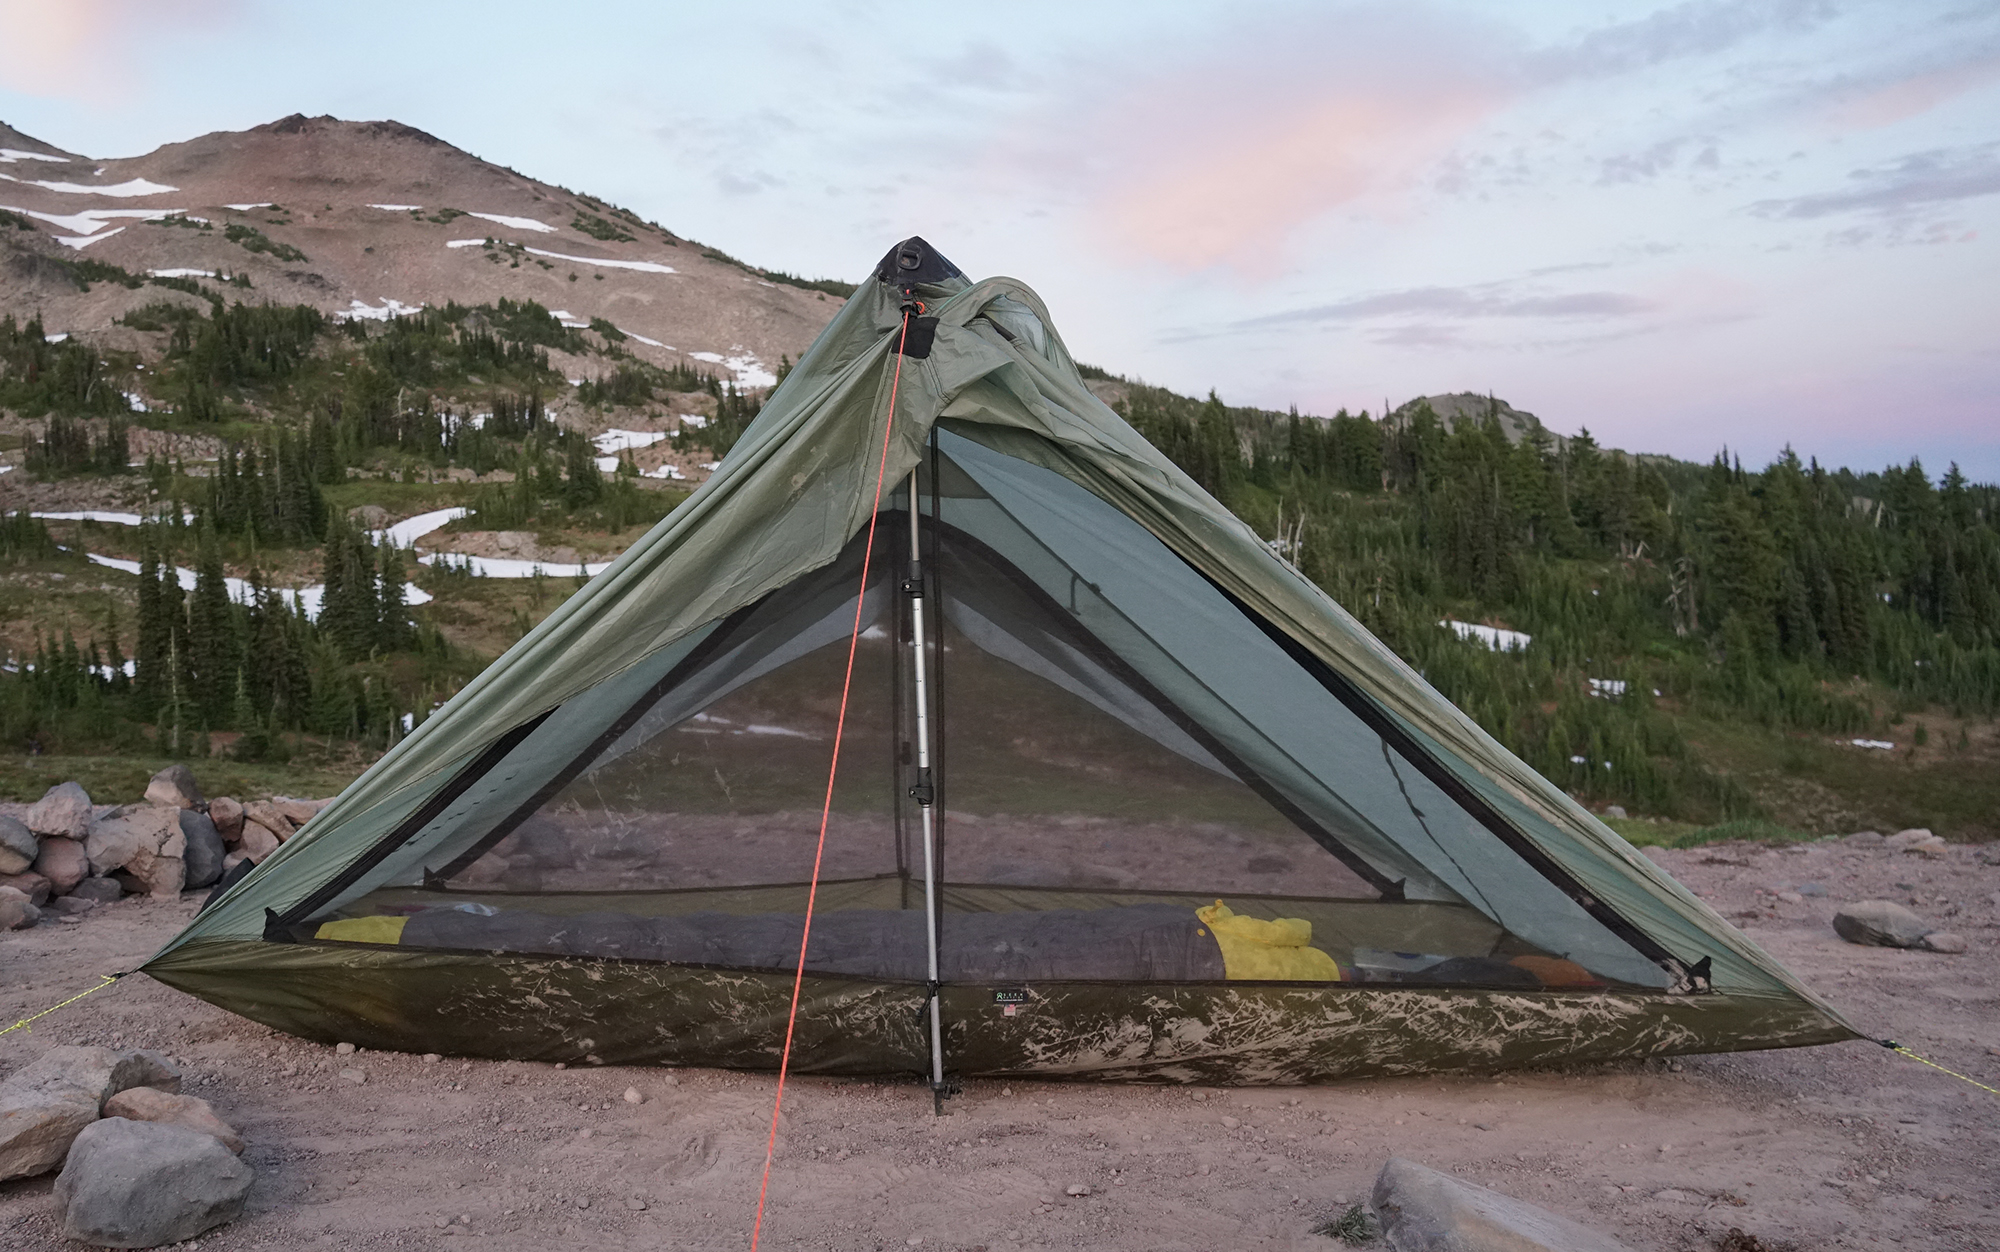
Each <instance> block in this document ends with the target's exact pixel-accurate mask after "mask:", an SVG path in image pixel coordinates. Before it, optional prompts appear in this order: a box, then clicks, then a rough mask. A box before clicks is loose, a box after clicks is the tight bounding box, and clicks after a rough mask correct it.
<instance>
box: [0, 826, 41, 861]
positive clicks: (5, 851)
mask: <svg viewBox="0 0 2000 1252" xmlns="http://www.w3.org/2000/svg"><path fill="white" fill-rule="evenodd" d="M41 851H42V842H41V840H39V839H37V838H35V832H34V831H32V830H29V829H28V828H27V827H26V826H23V825H22V824H21V823H19V822H17V821H15V820H14V819H13V818H11V817H0V875H5V874H25V873H27V872H28V867H29V866H31V865H33V864H34V863H35V858H36V857H37V856H39V855H40V854H41Z"/></svg>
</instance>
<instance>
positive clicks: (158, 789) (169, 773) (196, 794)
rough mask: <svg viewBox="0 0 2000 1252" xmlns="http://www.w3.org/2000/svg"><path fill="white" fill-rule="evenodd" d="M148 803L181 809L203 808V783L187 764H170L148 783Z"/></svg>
mask: <svg viewBox="0 0 2000 1252" xmlns="http://www.w3.org/2000/svg"><path fill="white" fill-rule="evenodd" d="M146 803H148V804H165V805H170V806H172V807H174V808H180V809H198V808H202V807H204V806H203V804H202V799H201V784H199V783H197V782H195V780H194V771H193V770H191V769H189V768H188V767H187V766H185V765H169V766H167V767H166V768H165V769H163V770H161V771H160V772H159V773H157V774H155V775H153V779H152V781H151V782H149V783H147V784H146Z"/></svg>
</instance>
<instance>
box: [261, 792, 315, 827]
mask: <svg viewBox="0 0 2000 1252" xmlns="http://www.w3.org/2000/svg"><path fill="white" fill-rule="evenodd" d="M271 807H272V808H274V809H276V810H278V812H279V813H280V814H282V815H283V816H284V818H285V820H286V821H288V822H290V823H291V824H292V825H294V826H303V825H305V824H306V823H307V822H309V821H311V820H312V819H313V818H315V817H317V816H319V811H320V810H321V809H323V808H325V807H326V803H325V802H324V801H321V800H295V799H293V798H292V797H290V796H272V797H271Z"/></svg>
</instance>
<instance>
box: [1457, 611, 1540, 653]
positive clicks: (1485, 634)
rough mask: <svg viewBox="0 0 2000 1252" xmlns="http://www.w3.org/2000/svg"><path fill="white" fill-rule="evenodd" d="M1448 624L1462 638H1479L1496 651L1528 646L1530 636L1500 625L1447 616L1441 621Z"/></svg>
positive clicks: (1513, 650) (1509, 650)
mask: <svg viewBox="0 0 2000 1252" xmlns="http://www.w3.org/2000/svg"><path fill="white" fill-rule="evenodd" d="M1438 625H1440V626H1448V627H1450V628H1451V631H1452V633H1453V634H1455V635H1457V636H1458V637H1459V638H1460V639H1477V640H1478V641H1479V642H1481V643H1483V644H1485V645H1486V646H1487V647H1488V648H1490V649H1492V650H1493V651H1495V652H1518V651H1520V650H1521V649H1523V648H1525V647H1527V646H1528V643H1529V640H1530V638H1531V637H1530V636H1528V635H1524V634H1522V633H1521V632H1520V631H1518V630H1502V629H1500V628H1499V627H1498V626H1481V625H1479V624H1478V623H1476V622H1458V621H1453V620H1452V619H1451V618H1449V617H1447V618H1445V619H1444V620H1443V621H1441V622H1439V623H1438Z"/></svg>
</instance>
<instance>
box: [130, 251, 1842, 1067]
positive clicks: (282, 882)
mask: <svg viewBox="0 0 2000 1252" xmlns="http://www.w3.org/2000/svg"><path fill="white" fill-rule="evenodd" d="M850 655H851V657H852V669H851V676H850V673H849V658H850ZM843 693H845V695H844V697H843ZM836 741H838V769H837V770H836V771H834V772H833V773H832V775H831V778H832V781H831V783H829V769H830V766H831V764H832V763H833V760H834V756H835V748H836ZM823 812H824V814H825V832H824V843H823V847H822V843H821V839H820V834H821V824H822V813H823ZM809 901H810V911H811V929H810V941H809V943H807V944H806V945H805V956H804V962H803V976H802V979H801V983H800V985H801V999H800V1003H799V1007H798V1013H797V1033H796V1038H795V1042H794V1045H793V1056H792V1062H791V1063H792V1066H793V1067H794V1068H797V1069H800V1070H803V1071H807V1072H822V1073H851V1074H865V1073H894V1072H899V1071H907V1072H918V1073H923V1074H925V1075H926V1077H927V1078H928V1079H929V1080H930V1081H931V1082H932V1083H933V1084H934V1085H935V1086H938V1087H940V1088H942V1086H943V1085H944V1084H945V1082H946V1080H947V1075H948V1074H963V1075H999V1074H1040V1075H1099V1076H1108V1077H1125V1078H1146V1079H1153V1080H1179V1081H1203V1082H1293V1081H1307V1080H1314V1079H1323V1078H1329V1077H1334V1076H1339V1075H1345V1074H1360V1073H1391V1072H1410V1071H1418V1070H1427V1069H1439V1068H1450V1067H1457V1066H1470V1065H1478V1066H1484V1067H1492V1066H1501V1065H1509V1064H1528V1063H1546V1062H1550V1061H1554V1060H1582V1059H1592V1058H1607V1057H1615V1056H1633V1055H1646V1054H1656V1053H1673V1052H1693V1051H1715V1050H1726V1049H1736V1048H1762V1047H1775V1046H1789V1045H1798V1044H1811V1043H1823V1042H1831V1041H1836V1040H1840V1039H1846V1038H1851V1037H1854V1036H1853V1032H1852V1031H1851V1030H1850V1028H1849V1027H1848V1025H1847V1024H1846V1023H1845V1022H1844V1021H1843V1020H1842V1019H1841V1018H1840V1017H1839V1016H1838V1015H1837V1014H1836V1013H1834V1012H1833V1011H1832V1010H1831V1009H1830V1008H1828V1007H1827V1006H1826V1005H1825V1004H1824V1003H1822V1002H1821V1001H1820V1000H1818V999H1817V998H1816V997H1814V996H1813V995H1812V994H1811V993H1810V992H1809V991H1808V990H1807V989H1805V988H1804V987H1802V986H1801V985H1799V984H1798V982H1797V981H1796V980H1794V979H1793V978H1792V977H1791V976H1790V975H1789V974H1788V973H1787V972H1786V971H1785V970H1784V969H1783V968H1782V967H1780V966H1779V965H1778V964H1777V963H1776V962H1775V961H1773V960H1772V959H1771V958H1770V957H1768V956H1766V955H1765V954H1764V953H1762V952H1761V951H1759V950H1758V949H1757V948H1756V947H1755V946H1754V945H1752V944H1751V943H1750V942H1749V941H1748V940H1747V939H1746V938H1744V937H1743V936H1742V935H1741V934H1739V933H1738V932H1736V931H1735V930H1734V929H1732V928H1731V927H1729V926H1728V924H1727V923H1725V922H1724V921H1723V920H1722V919H1720V918H1719V917H1717V916H1716V915H1715V914H1714V913H1713V912H1712V911H1711V910H1709V909H1708V908H1707V907H1706V906H1705V905H1703V904H1702V903H1701V902H1700V901H1698V900H1696V899H1695V898H1694V897H1693V896H1692V895H1690V894H1689V893H1688V892H1686V891H1685V890H1684V889H1682V888H1681V887H1679V886H1678V885H1677V884H1675V883H1674V882H1673V881H1672V880H1671V879H1669V878H1668V877H1666V876H1665V875H1664V874H1663V873H1661V872H1660V871H1659V870H1658V869H1657V868H1656V867H1654V865H1653V864H1652V863H1651V862H1650V861H1648V860H1646V859H1645V858H1643V857H1640V856H1638V855H1636V854H1635V853H1634V852H1633V850H1632V849H1631V848H1630V847H1629V846H1627V845H1626V844H1625V843H1624V842H1623V841H1622V840H1620V839H1619V838H1618V836H1617V835H1616V834H1614V833H1613V832H1611V831H1610V830H1609V829H1607V828H1606V827H1604V826H1603V825H1602V824H1601V823H1599V822H1598V821H1596V819H1594V818H1593V817H1591V816H1590V815H1589V814H1588V813H1587V812H1585V811H1584V810H1583V809H1581V808H1580V807H1579V806H1577V805H1576V804H1575V803H1574V802H1572V801H1571V800H1570V799H1569V798H1568V797H1567V796H1566V795H1564V794H1563V793H1562V791H1561V790H1560V789H1558V788H1556V787H1555V786H1553V785H1552V784H1550V783H1548V782H1547V781H1546V780H1544V779H1542V778H1540V777H1539V776H1537V775H1536V774H1534V773H1533V772H1532V771H1531V770H1529V769H1528V768H1527V767H1526V766H1525V765H1523V764H1522V763H1521V762H1520V761H1518V760H1516V759H1515V758H1514V757H1512V756H1511V755H1510V754H1508V753H1507V752H1506V751H1505V750H1504V749H1503V748H1501V747H1500V746H1499V745H1498V744H1497V743H1495V742H1494V741H1493V740H1492V739H1491V738H1489V737H1488V736H1486V735H1485V734H1484V733H1483V732H1481V731H1480V730H1479V729H1478V728H1477V726H1475V725H1474V724H1473V723H1472V722H1470V721H1469V720H1468V719H1467V718H1465V717H1464V716H1463V715H1462V714H1460V713H1459V712H1458V711H1457V710H1456V709H1454V708H1453V707H1451V705H1450V704H1449V703H1447V702H1446V701H1445V700H1444V699H1443V698H1442V697H1440V696H1439V695H1438V694H1437V693H1436V692H1434V691H1432V690H1431V689H1430V688H1429V687H1428V686H1427V685H1426V684H1424V683H1423V681H1422V680H1421V679H1420V678H1419V677H1418V676H1417V675H1415V674H1414V673H1412V672H1411V671H1410V670H1409V669H1408V668H1407V667H1406V666H1405V665H1403V664H1402V662H1401V661H1399V660H1398V659H1397V658H1396V657H1395V656H1394V655H1393V654H1391V653H1390V652H1388V650H1387V649H1385V648H1384V647H1383V646H1382V645H1381V644H1380V643H1378V642H1377V641H1376V640H1374V639H1373V638H1371V637H1370V636H1369V635H1368V634H1367V632H1366V631H1365V630H1363V629H1362V628H1361V626H1360V625H1359V624H1357V623H1356V622H1355V621H1354V620H1353V619H1352V618H1351V617H1349V616H1348V615H1347V614H1346V613H1345V612H1343V611H1342V610H1341V609H1340V608H1339V607H1338V606H1337V605H1335V604H1334V603H1333V602H1332V601H1331V600H1329V599H1328V598H1327V597H1326V596H1325V595H1324V593H1322V592H1321V591H1319V589H1318V588H1316V587H1315V586H1313V585H1312V584H1311V583H1309V582H1307V581H1306V580H1305V579H1304V578H1303V577H1302V576H1301V575H1299V573H1298V572H1297V571H1296V570H1295V569H1293V568H1292V567H1291V566H1289V565H1287V564H1286V563H1284V562H1283V561H1282V560H1280V559H1279V558H1278V557H1277V556H1275V555H1274V554H1273V553H1272V551H1271V550H1270V548H1269V547H1268V546H1267V545H1266V544H1265V543H1263V542H1262V541H1261V540H1260V539H1259V538H1258V537H1257V536H1256V535H1255V534H1254V533H1253V532H1252V531H1251V530H1250V529H1249V528H1247V527H1246V526H1244V525H1243V524H1242V523H1241V522H1239V521H1238V520H1237V519H1236V518H1234V517H1233V516H1231V515H1230V514H1229V513H1228V512H1227V511H1226V510H1225V509H1223V508H1222V506H1220V505H1219V504H1217V503H1216V502H1215V501H1214V500H1213V499H1212V498H1210V497H1209V496H1208V495H1206V494H1205V493H1204V492H1202V491H1201V489H1200V488H1199V487H1197V486H1196V485H1195V484H1194V483H1193V482H1192V481H1191V480H1189V479H1188V478H1187V476H1186V475H1184V474H1182V473H1181V472H1180V471H1179V470H1178V469H1176V468H1175V467H1174V466H1173V464H1172V463H1171V462H1170V461H1168V460H1167V459H1166V458H1165V457H1163V456H1162V455H1161V454H1160V453H1158V452H1157V451H1156V450H1154V449H1153V448H1152V447H1151V446H1150V445H1148V444H1147V443H1146V442H1145V441H1144V440H1143V439H1141V438H1140V437H1139V436H1138V435H1137V434H1136V433H1135V432H1134V431H1132V429H1131V428H1130V427H1128V426H1127V425H1126V424H1125V423H1124V422H1123V421H1122V420H1121V419H1120V418H1119V417H1118V416H1117V414H1115V413H1114V412H1112V411H1111V410H1110V409H1108V408H1107V407H1106V406H1105V405H1104V404H1103V403H1101V402H1100V401H1099V400H1097V399H1096V397H1094V396H1093V395H1092V394H1091V393H1090V391H1089V390H1088V389H1087V388H1086V387H1085V386H1084V384H1083V381H1082V379H1081V378H1080V377H1079V375H1078V373H1077V370H1076V367H1075V365H1074V363H1073V362H1072V360H1071V359H1070V357H1069V355H1068V353H1067V351H1066V350H1065V349H1064V347H1063V345H1062V342H1061V340H1060V339H1059V338H1058V337H1057V335H1056V333H1055V330H1054V328H1053V325H1052V323H1051V321H1050V319H1049V317H1048V315H1047V313H1046V311H1045V309H1044V308H1043V306H1042V304H1041V301H1040V300H1039V299H1038V298H1037V297H1036V296H1035V295H1034V293H1033V292H1031V291H1030V290H1028V289H1027V288H1026V287H1025V286H1023V285H1021V284H1020V283H1017V282H1014V281H1012V280H1009V279H1004V278H1000V279H990V280H986V281H984V282H979V283H973V282H970V281H968V280H967V279H966V278H965V277H964V276H963V275H962V274H961V273H960V272H959V271H958V270H957V268H956V267H954V266H953V265H952V264H951V263H950V262H949V261H947V260H945V259H944V258H943V257H942V256H940V255H939V254H938V253H937V252H936V251H935V250H934V249H932V248H931V247H929V246H928V245H927V244H925V243H924V241H922V240H921V239H911V240H908V241H906V242H904V243H902V244H899V245H898V246H897V247H896V248H894V249H892V250H891V251H890V253H889V255H888V256H887V257H885V258H884V260H883V262H882V264H881V266H880V267H879V268H878V269H877V271H876V273H875V275H874V277H873V278H871V280H870V281H869V282H867V283H864V284H863V285H862V286H861V287H860V288H859V289H858V290H857V291H856V292H855V293H854V295H853V296H852V297H851V298H850V299H849V301H848V302H847V304H846V306H845V307H844V308H843V309H842V310H841V312H840V313H839V314H838V315H837V316H836V317H835V319H834V320H833V322H832V323H831V324H830V325H829V326H828V327H827V329H826V330H825V331H824V332H823V333H822V334H821V336H820V338H819V340H818V341H817V342H816V343H815V345H814V346H813V348H812V349H811V350H810V351H809V352H808V353H807V354H806V355H805V357H804V358H803V359H802V360H801V361H800V362H799V364H798V366H797V367H796V368H795V369H794V370H793V371H792V373H791V374H790V376H789V377H788V378H787V379H786V381H785V382H784V384H783V385H782V386H781V387H780V388H779V389H778V390H777V391H776V393H775V394H774V395H773V396H772V398H771V400H770V402H769V403H768V404H767V405H766V406H765V408H764V410H763V412H762V413H761V414H760V416H759V417H758V418H757V420H756V421H755V423H753V425H752V426H751V427H750V428H749V429H748V430H747V431H746V432H745V434H744V435H743V436H742V438H741V439H740V441H739V442H738V443H737V445H736V447H735V448H734V449H733V450H732V451H731V452H730V454H729V456H728V457H727V458H726V459H725V461H724V462H723V464H722V466H721V468H720V469H719V470H718V471H717V473H716V474H715V476H714V477H713V478H712V479H711V480H710V481H709V482H708V483H706V484H704V485H703V486H702V488H701V489H700V490H698V491H697V492H696V493H695V494H694V496H693V497H691V498H690V499H689V500H688V501H687V502H686V503H685V504H684V505H682V506H681V507H680V508H679V509H677V510H676V511H675V512H674V513H673V514H672V515H670V516H669V517H668V518H667V519H666V520H664V521H663V522H661V523H660V524H659V525H658V526H657V527H656V528H655V529H654V530H653V531H652V532H651V533H649V534H648V535H647V536H646V537H645V538H644V539H642V540H641V541H640V542H639V543H638V544H637V545H635V546H634V547H633V548H632V549H631V550H630V551H629V552H627V553H626V554H625V555H624V556H623V557H622V558H620V559H619V561H618V562H617V563H616V564H614V565H613V566H612V568H611V569H609V570H608V571H606V572H605V573H604V574H602V575H600V576H599V577H598V578H596V579H595V580H593V581H592V582H591V583H590V584H589V585H588V586H587V587H585V588H584V589H583V590H581V591H580V592H578V593H577V594H576V595H575V596H574V597H572V598H571V600H570V601H569V602H567V603H566V604H565V605H563V606H562V607H561V608H560V609H559V610H557V612H556V613H555V614H553V615H552V616H551V617H550V618H549V619H548V620H547V621H545V622H544V623H542V624H541V625H540V626H538V627H537V628H536V629H535V630H534V631H532V632H531V633H530V634H529V635H528V636H527V637H526V638H524V639H523V640H522V641H521V642H520V643H519V644H518V645H516V646H515V647H514V648H513V649H512V650H510V651H509V652H508V653H507V654H506V655H505V656H503V657H502V658H500V659H499V660H498V661H496V662H495V663H494V664H493V665H492V666H491V667H489V668H488V670H487V671H486V672H485V673H483V674H482V675H481V676H480V677H479V678H478V679H477V680H475V681H474V682H473V683H472V684H470V685H469V686H468V687H467V688H466V689H465V690H464V691H463V692H462V693H460V695H459V696H457V697H456V698H455V699H454V700H453V701H452V702H451V703H450V704H448V705H447V706H446V707H445V708H444V709H443V710H442V711H441V712H440V713H438V714H437V715H435V716H433V717H432V718H431V719H430V720H429V721H427V722H426V723H424V724H423V725H422V726H421V727H420V728H419V729H418V731H417V732H416V733H415V734H413V735H412V736H410V737H409V738H408V739H407V740H405V741H404V742H403V743H401V744H399V745H398V746H397V747H396V748H395V749H394V750H392V751H391V752H390V753H388V754H387V755H386V756H385V757H383V759H382V760H381V761H379V762H378V763H377V764H376V765H375V766H374V767H373V768H372V769H370V770H369V771H368V772H367V773H366V774H365V775H363V776H362V778H360V779H359V780H358V781H357V782H356V783H355V784H354V785H353V786H351V787H350V788H349V789H348V790H347V791H346V792H345V793H343V795H342V796H341V797H340V798H339V800H338V801H337V802H336V803H335V804H334V805H333V806H331V807H330V808H328V809H327V810H326V811H325V812H323V813H322V814H321V815H320V816H319V817H317V818H316V819H315V820H314V821H313V822H312V823H310V824H309V825H308V826H307V827H306V829H305V830H304V831H302V832H301V833H300V834H299V835H298V836H296V837H294V838H293V839H292V840H291V841H290V842H289V843H287V844H286V845H285V846H284V847H282V848H281V849H279V850H278V851H277V852H276V853H274V854H272V855H271V856H270V857H268V858H267V859H266V860H265V861H264V862H263V863H262V864H261V865H259V866H258V867H256V869H255V871H254V872H252V873H250V874H248V875H247V876H246V877H244V878H243V879H242V880H241V881H239V882H236V883H234V884H233V885H231V886H230V887H229V888H228V889H227V890H226V891H224V892H223V893H221V894H220V895H219V896H218V897H217V898H216V899H214V900H213V901H211V903H210V904H209V905H208V906H207V907H205V908H204V910H203V911H202V912H201V914H200V915H198V916H197V917H196V919H195V920H194V921H193V923H192V924H190V925H189V926H188V928H187V929H186V930H185V931H184V932H183V933H182V934H181V935H179V936H178V937H176V938H175V939H174V940H173V941H172V942H171V943H169V944H168V945H167V947H166V948H164V949H163V950H162V951H161V952H160V953H159V954H157V955H156V956H154V957H153V958H152V960H151V961H150V962H149V963H148V964H147V965H146V966H145V969H146V971H147V972H148V973H149V974H151V975H152V976H153V977H155V978H158V979H160V980H161V981H164V982H166V983H168V984H170V985H173V986H176V987H179V988H182V989H184V990H186V991H189V992H192V993H194V994H196V995H199V996H202V997H204V998H206V999H209V1000H211V1001H213V1002H215V1003H217V1004H219V1005H222V1006H223V1007H226V1008H229V1009H231V1010H234V1011H236V1012H238V1013H241V1014H243V1015H245V1016H248V1017H251V1018H254V1019H256V1020H258V1021H262V1022H265V1023H268V1024H270V1025H272V1026H275V1027H277V1028H279V1029H282V1030H286V1031H289V1032H292V1033H296V1034H300V1035H305V1036H308V1037H312V1038H318V1039H327V1040H331V1039H335V1038H338V1039H347V1040H352V1041H355V1042H358V1043H362V1044H365V1045H367V1046H370V1047H378V1048H400V1049H407V1050H411V1051H425V1052H429V1051H437V1052H449V1053H458V1054H465V1055H481V1056H493V1057H513V1058H525V1059H539V1060H549V1061H555V1060H566V1061H570V1062H572V1063H574V1062H601V1063H638V1062H655V1063H672V1064H702V1065H724V1066H739V1067H751V1068H764V1067H774V1066H775V1065H776V1064H777V1062H778V1058H779V1053H780V1049H781V1048H782V1046H783V1043H784V1037H785V1028H786V1021H787V1015H788V1010H789V1007H790V1003H791V995H792V989H793V981H794V977H795V975H796V974H797V973H798V972H799V971H800V969H801V965H800V955H799V954H800V949H801V938H802V935H804V934H805V931H806V926H807V917H808V908H809Z"/></svg>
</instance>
